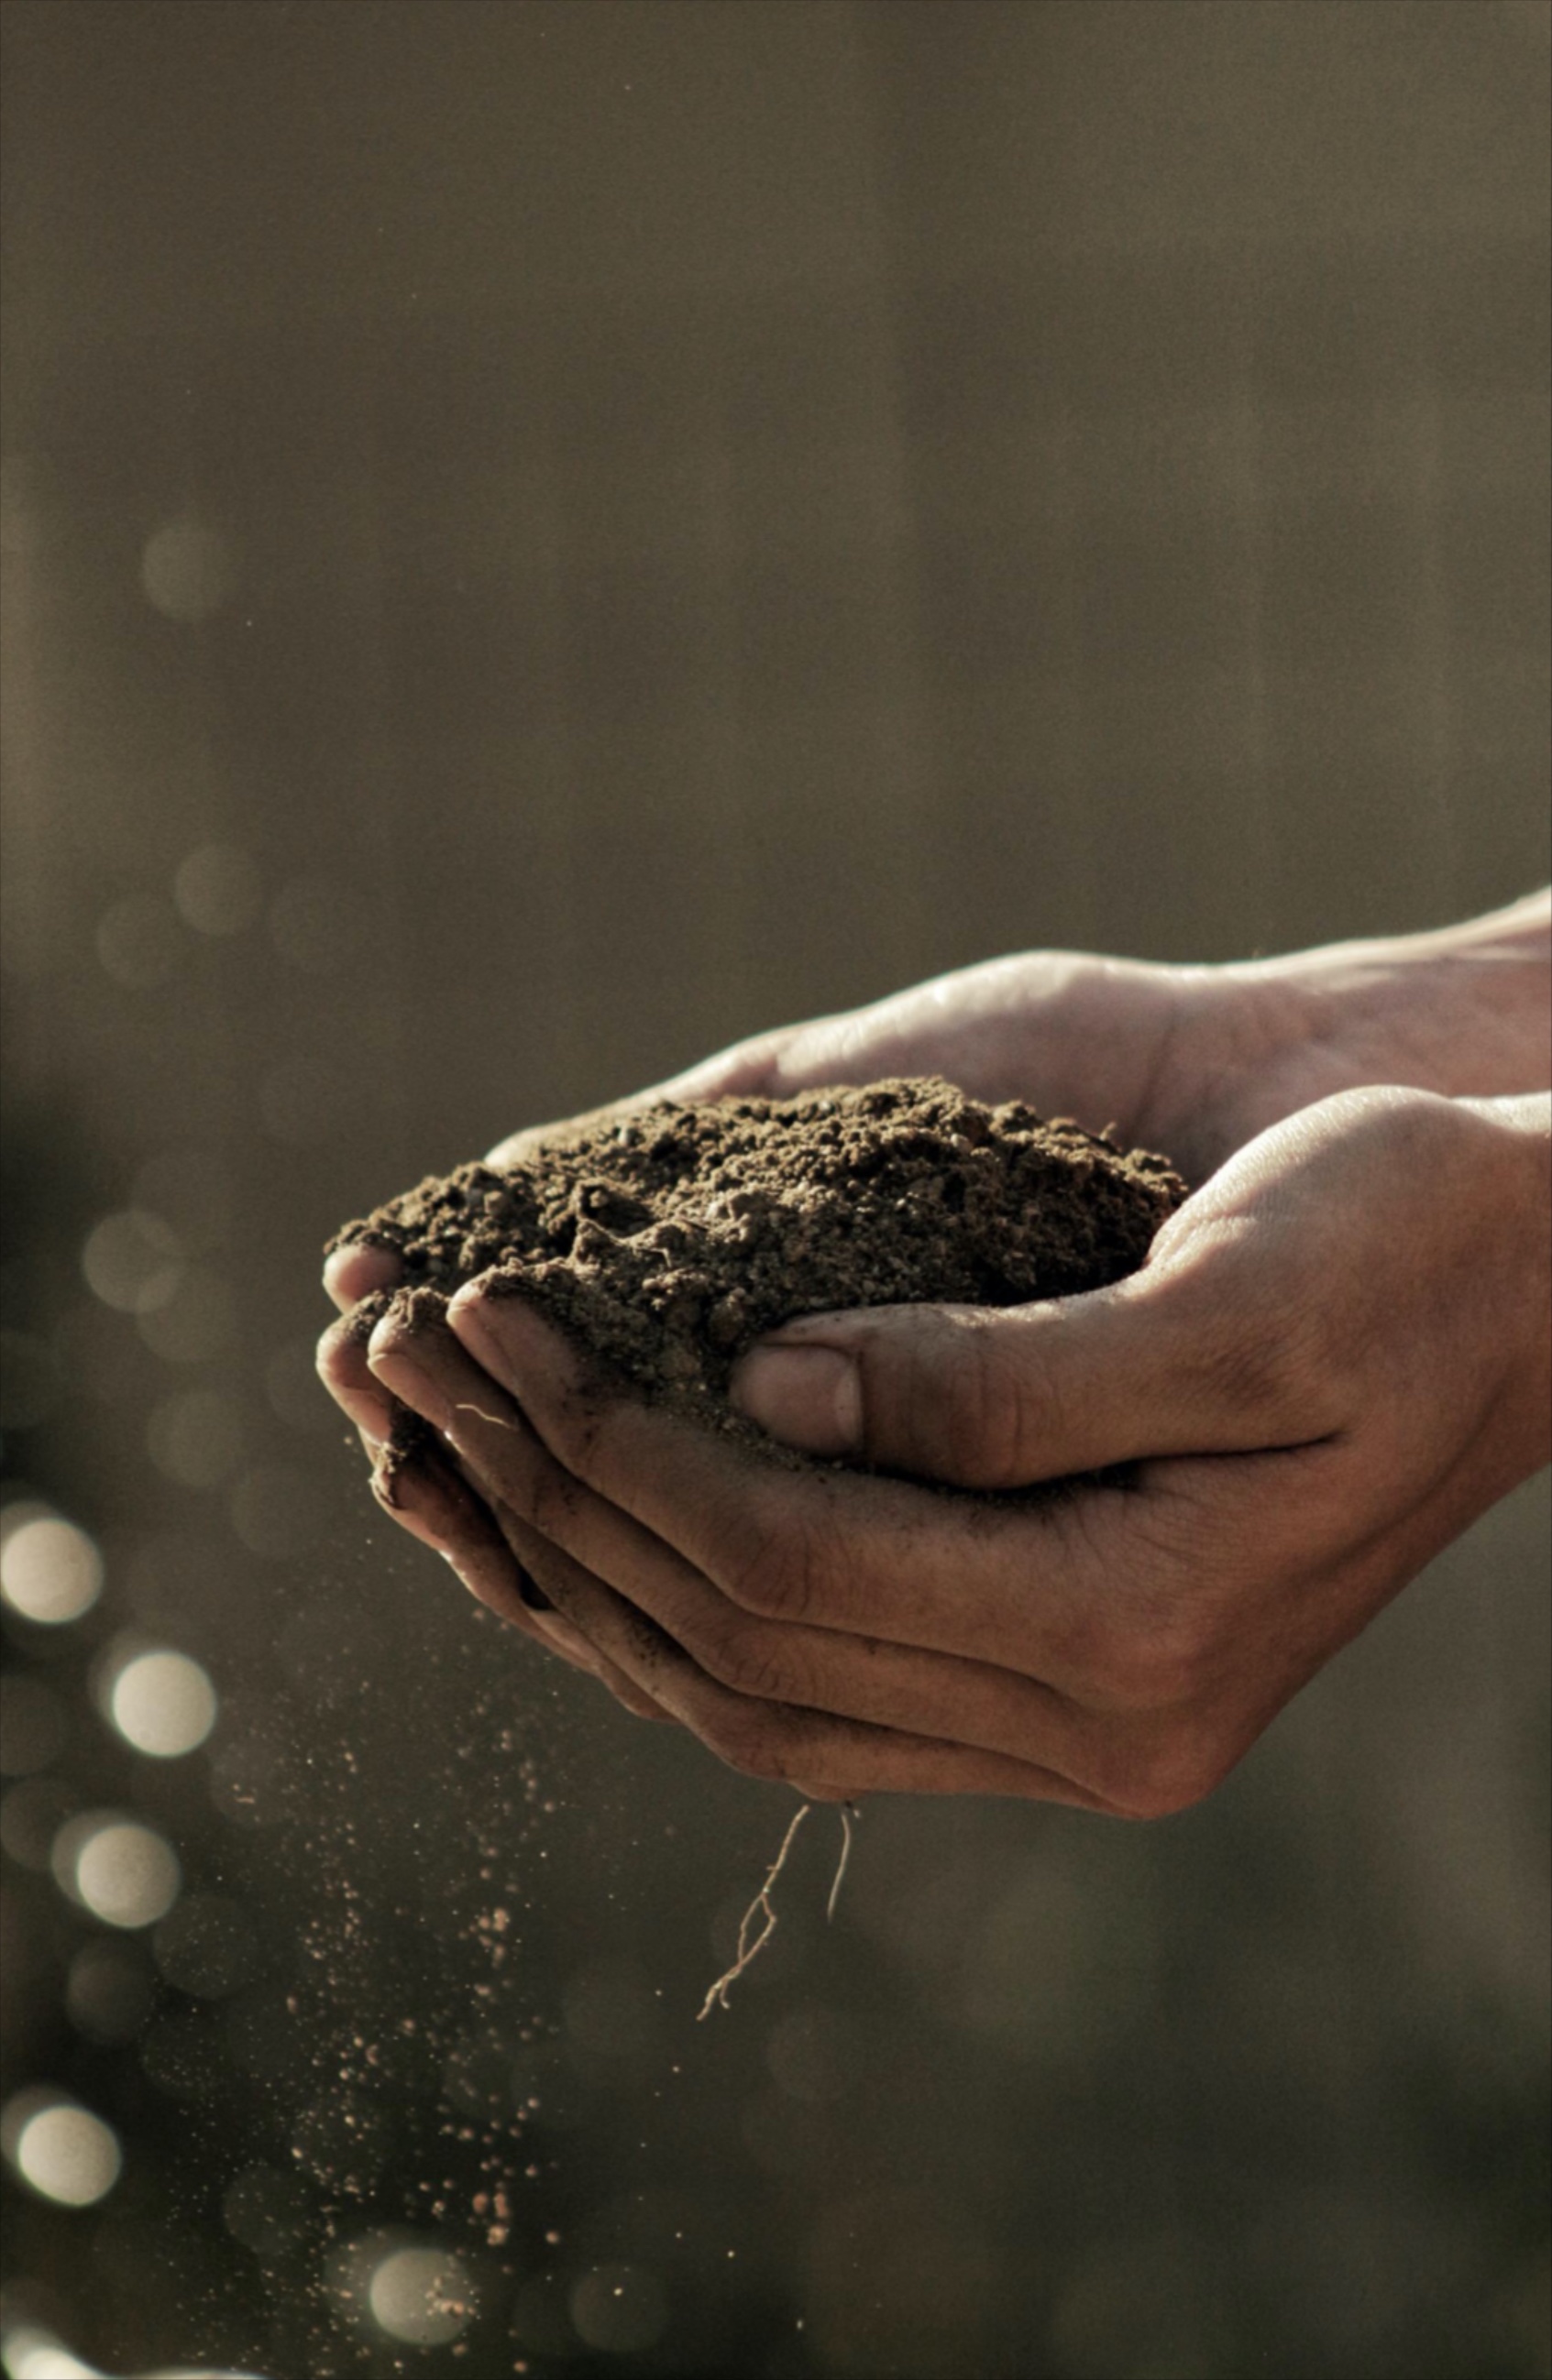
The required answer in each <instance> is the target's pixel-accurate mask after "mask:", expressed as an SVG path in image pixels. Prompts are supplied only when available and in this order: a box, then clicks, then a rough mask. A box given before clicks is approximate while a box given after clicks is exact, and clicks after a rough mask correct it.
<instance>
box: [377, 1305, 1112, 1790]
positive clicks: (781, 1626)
mask: <svg viewBox="0 0 1552 2380" xmlns="http://www.w3.org/2000/svg"><path fill="white" fill-rule="evenodd" d="M392 1330H393V1326H392V1325H391V1324H385V1325H384V1326H382V1331H381V1332H380V1334H379V1335H380V1336H383V1335H385V1334H388V1333H391V1332H392ZM374 1343H375V1342H374ZM414 1356H415V1362H416V1364H417V1365H423V1366H424V1369H423V1371H422V1373H421V1375H420V1378H418V1379H417V1378H414V1377H412V1374H411V1368H410V1364H409V1359H408V1356H407V1354H406V1352H405V1351H404V1348H403V1345H402V1342H399V1343H398V1344H397V1346H394V1345H386V1346H385V1351H384V1353H383V1354H381V1355H380V1356H377V1357H376V1358H375V1360H376V1361H378V1363H379V1364H380V1366H381V1368H382V1371H383V1373H384V1375H385V1377H386V1378H391V1379H392V1380H393V1381H394V1383H395V1385H396V1389H397V1391H398V1392H399V1393H400V1394H402V1395H405V1396H406V1397H407V1398H409V1399H410V1400H414V1399H416V1398H417V1397H418V1398H419V1400H420V1402H421V1404H422V1406H429V1407H430V1408H432V1410H433V1411H434V1413H436V1414H438V1415H441V1416H442V1426H443V1427H445V1428H446V1433H447V1437H448V1439H449V1441H450V1443H451V1444H452V1445H453V1446H454V1447H455V1448H456V1449H457V1451H458V1454H459V1456H460V1458H461V1459H462V1461H463V1462H464V1463H465V1464H466V1465H467V1466H468V1469H469V1472H470V1476H471V1477H472V1478H473V1480H474V1481H475V1483H476V1484H477V1485H478V1487H479V1488H481V1490H482V1492H483V1494H484V1495H485V1496H486V1497H487V1498H488V1499H489V1500H491V1502H492V1504H493V1507H494V1509H495V1511H496V1512H498V1514H501V1515H502V1516H503V1519H504V1524H505V1522H506V1521H507V1518H509V1516H510V1515H512V1514H516V1515H517V1516H519V1519H520V1520H521V1522H522V1523H523V1524H525V1525H526V1526H527V1527H528V1529H529V1531H530V1533H531V1535H532V1536H533V1538H534V1540H535V1542H537V1543H539V1544H541V1545H542V1544H544V1543H545V1542H546V1541H548V1542H549V1543H552V1544H554V1545H556V1546H558V1547H560V1548H562V1550H563V1551H565V1552H566V1553H568V1555H569V1556H570V1557H571V1558H572V1559H573V1560H574V1561H576V1562H578V1563H580V1565H581V1566H582V1567H583V1568H584V1569H585V1570H586V1571H587V1572H588V1573H590V1574H591V1575H592V1576H593V1577H594V1578H595V1579H597V1580H599V1581H600V1582H602V1583H606V1584H608V1585H611V1586H613V1587H615V1588H616V1589H617V1591H618V1592H619V1593H620V1594H622V1595H624V1596H625V1597H627V1598H628V1599H629V1601H630V1602H631V1603H632V1604H634V1605H635V1606H636V1608H637V1609H640V1610H642V1611H644V1612H646V1613H647V1614H648V1616H649V1617H650V1618H652V1619H653V1620H655V1621H657V1622H658V1623H659V1625H660V1626H661V1627H662V1628H663V1629H664V1630H665V1631H666V1633H667V1634H668V1635H669V1636H671V1637H672V1638H673V1639H674V1641H675V1642H676V1643H677V1644H678V1645H679V1646H680V1647H681V1648H682V1649H683V1651H684V1652H685V1653H687V1654H688V1655H689V1656H690V1659H691V1660H693V1661H694V1662H695V1663H696V1664H697V1666H698V1667H699V1668H700V1669H701V1670H703V1671H704V1672H705V1673H706V1674H707V1675H708V1676H709V1677H710V1678H712V1679H714V1680H715V1681H716V1682H719V1683H721V1684H723V1685H726V1686H728V1687H730V1688H731V1689H732V1690H733V1691H734V1692H736V1693H739V1694H746V1695H752V1696H755V1697H756V1698H758V1699H761V1700H764V1701H776V1702H782V1703H791V1704H796V1705H800V1706H805V1707H810V1708H813V1709H815V1710H824V1711H829V1712H832V1713H834V1714H835V1715H836V1716H837V1717H839V1718H858V1719H865V1720H867V1721H868V1722H869V1723H870V1724H873V1725H875V1726H885V1727H892V1728H895V1729H898V1730H903V1731H905V1732H908V1733H911V1734H918V1735H944V1734H948V1735H951V1736H952V1738H953V1740H954V1741H955V1742H956V1743H963V1744H968V1745H974V1746H976V1747H977V1748H979V1749H981V1750H984V1751H1003V1752H1007V1753H1009V1754H1011V1755H1013V1756H1015V1757H1016V1758H1019V1759H1022V1760H1025V1761H1036V1762H1038V1763H1039V1765H1041V1766H1042V1767H1046V1768H1049V1769H1055V1770H1058V1771H1060V1773H1061V1774H1063V1775H1065V1776H1069V1777H1072V1776H1081V1775H1082V1764H1083V1763H1084V1762H1085V1760H1088V1759H1093V1758H1094V1757H1096V1756H1097V1750H1096V1747H1095V1746H1094V1743H1093V1732H1094V1731H1093V1728H1092V1723H1091V1722H1090V1721H1089V1720H1088V1719H1087V1718H1086V1717H1085V1716H1084V1715H1082V1714H1080V1713H1078V1712H1077V1711H1075V1710H1074V1708H1073V1707H1072V1706H1071V1705H1069V1703H1068V1702H1067V1701H1066V1699H1065V1698H1064V1697H1063V1696H1061V1695H1059V1694H1056V1693H1054V1692H1053V1691H1052V1690H1051V1688H1049V1687H1048V1686H1046V1685H1044V1684H1042V1683H1041V1682H1039V1681H1038V1680H1035V1679H1032V1678H1028V1677H1025V1676H1023V1675H1021V1674H1020V1672H1018V1671H1016V1670H1009V1669H1006V1668H1003V1667H1000V1666H997V1665H995V1664H992V1663H988V1662H984V1661H975V1660H966V1659H963V1658H959V1657H958V1656H955V1655H948V1654H943V1653H926V1652H923V1651H921V1650H919V1649H917V1648H915V1647H913V1646H907V1645H896V1644H891V1643H888V1642H886V1641H885V1640H882V1639H879V1638H875V1637H865V1638H864V1637H854V1636H851V1635H849V1634H846V1633H839V1632H837V1631H835V1630H832V1629H825V1628H817V1627H809V1626H805V1625H803V1624H802V1623H800V1622H792V1621H776V1620H766V1619H763V1618H761V1617H759V1616H757V1615H755V1614H752V1613H749V1612H745V1611H742V1610H740V1609H739V1607H738V1606H737V1605H736V1604H733V1603H730V1602H729V1601H728V1599H727V1597H726V1596H724V1595H722V1594H720V1593H719V1592H718V1591H717V1589H716V1588H715V1586H714V1585H712V1584H711V1583H710V1581H709V1580H707V1579H706V1578H704V1577H703V1576H702V1575H701V1574H700V1573H698V1572H697V1571H696V1570H695V1569H694V1568H693V1566H692V1565H691V1564H690V1562H688V1561H687V1560H685V1559H684V1557H683V1556H682V1555H681V1554H678V1553H677V1552H676V1551H675V1550H674V1548H672V1547H671V1546H668V1545H666V1544H665V1543H664V1542H663V1540H662V1539H661V1538H659V1537H657V1536H654V1534H653V1533H652V1532H651V1531H650V1530H648V1529H645V1528H643V1527H642V1524H641V1523H640V1522H639V1521H636V1520H633V1519H631V1518H630V1517H629V1514H627V1513H624V1512H620V1511H619V1510H617V1507H615V1506H614V1505H611V1504H610V1503H608V1502H607V1501H606V1500H605V1498H603V1497H602V1496H600V1495H598V1494H597V1493H596V1492H595V1491H594V1490H593V1488H588V1487H587V1486H585V1485H584V1484H583V1483H582V1482H581V1481H580V1480H576V1479H573V1478H570V1477H569V1476H568V1475H566V1474H564V1473H563V1472H562V1471H561V1468H560V1466H559V1465H558V1464H557V1463H556V1459H555V1457H554V1456H553V1455H552V1454H550V1453H549V1452H548V1451H547V1450H546V1449H545V1447H544V1444H543V1443H542V1441H541V1440H540V1439H538V1438H536V1437H535V1436H534V1434H533V1432H532V1430H531V1429H530V1428H529V1427H528V1426H527V1425H526V1423H525V1422H524V1420H523V1418H522V1415H520V1414H519V1412H518V1411H517V1409H516V1407H515V1406H512V1405H511V1404H510V1403H509V1402H508V1401H507V1399H506V1398H505V1397H504V1396H502V1395H501V1392H500V1391H499V1390H497V1389H496V1388H495V1384H494V1383H493V1382H492V1381H490V1380H489V1379H488V1378H487V1377H486V1376H485V1375H484V1374H483V1373H482V1372H480V1371H479V1370H478V1369H477V1367H476V1366H474V1365H473V1364H472V1363H471V1362H470V1358H469V1357H468V1356H467V1355H466V1354H464V1353H463V1350H462V1349H461V1348H459V1347H458V1346H457V1345H456V1343H454V1344H452V1345H448V1344H447V1343H446V1342H445V1341H443V1342H438V1341H437V1339H436V1335H435V1334H434V1333H428V1334H426V1336H425V1337H424V1338H423V1339H422V1340H421V1341H420V1342H417V1343H416V1344H415V1349H414ZM498 1397H499V1398H500V1402H501V1405H502V1407H503V1410H502V1411H501V1412H500V1413H497V1412H495V1411H494V1410H493V1409H492V1408H493V1407H494V1405H495V1402H496V1400H497V1398H498ZM508 1534H509V1532H508ZM539 1575H540V1576H541V1577H542V1576H543V1571H542V1570H541V1571H540V1573H539Z"/></svg>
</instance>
